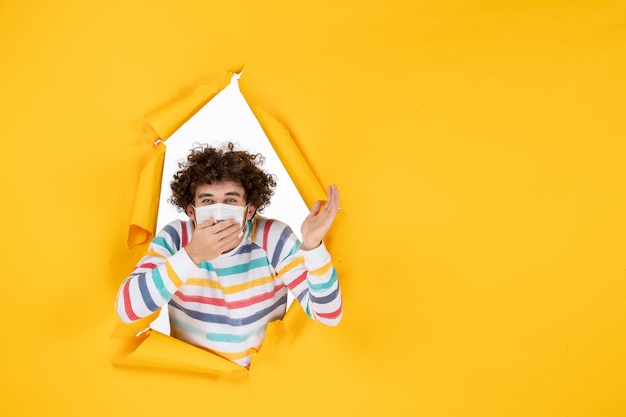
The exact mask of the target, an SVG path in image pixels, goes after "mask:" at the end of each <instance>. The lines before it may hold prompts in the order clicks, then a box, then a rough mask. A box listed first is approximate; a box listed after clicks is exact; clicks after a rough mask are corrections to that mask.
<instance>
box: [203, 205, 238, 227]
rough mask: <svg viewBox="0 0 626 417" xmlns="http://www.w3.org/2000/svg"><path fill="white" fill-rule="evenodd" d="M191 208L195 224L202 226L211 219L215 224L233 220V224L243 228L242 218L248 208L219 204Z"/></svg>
mask: <svg viewBox="0 0 626 417" xmlns="http://www.w3.org/2000/svg"><path fill="white" fill-rule="evenodd" d="M192 207H193V210H194V212H195V214H196V224H202V223H204V222H205V221H207V220H209V218H211V217H213V219H215V223H217V222H220V221H222V220H226V219H235V222H236V223H238V224H240V225H241V226H242V227H243V224H244V223H243V222H244V218H245V215H246V212H247V211H248V206H245V207H242V206H235V205H232V204H221V203H217V204H209V205H207V206H200V207H194V206H192Z"/></svg>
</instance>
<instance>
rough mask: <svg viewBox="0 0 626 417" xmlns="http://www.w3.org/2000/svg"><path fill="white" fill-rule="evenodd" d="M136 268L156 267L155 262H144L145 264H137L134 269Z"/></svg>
mask: <svg viewBox="0 0 626 417" xmlns="http://www.w3.org/2000/svg"><path fill="white" fill-rule="evenodd" d="M138 268H149V269H154V268H156V264H153V263H152V262H146V263H145V264H141V265H139V266H138V267H137V268H135V269H138Z"/></svg>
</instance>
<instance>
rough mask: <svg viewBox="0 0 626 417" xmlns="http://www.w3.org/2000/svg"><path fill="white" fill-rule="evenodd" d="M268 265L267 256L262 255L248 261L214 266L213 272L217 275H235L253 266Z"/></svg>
mask: <svg viewBox="0 0 626 417" xmlns="http://www.w3.org/2000/svg"><path fill="white" fill-rule="evenodd" d="M268 265H269V264H268V262H267V258H266V257H262V258H257V259H252V260H251V261H250V262H248V263H243V264H239V265H233V266H229V267H227V268H215V272H216V273H217V275H219V276H226V275H235V274H242V273H244V272H248V271H250V270H252V269H254V268H262V267H266V266H268Z"/></svg>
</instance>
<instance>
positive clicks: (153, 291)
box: [116, 215, 342, 367]
mask: <svg viewBox="0 0 626 417" xmlns="http://www.w3.org/2000/svg"><path fill="white" fill-rule="evenodd" d="M192 233H193V223H192V222H191V221H190V220H187V221H183V220H177V221H174V222H172V223H170V224H168V225H167V226H165V227H164V228H163V230H161V232H159V234H158V235H157V236H156V237H155V238H154V239H153V240H152V242H151V243H150V247H149V249H148V253H147V254H146V255H145V256H144V257H143V258H142V259H141V260H140V261H139V263H138V264H137V266H136V268H135V270H134V271H133V273H132V274H131V275H130V276H129V277H128V278H127V279H126V280H124V282H123V283H122V285H121V286H120V289H119V291H118V295H117V301H116V309H117V314H118V315H119V316H120V318H121V319H122V321H124V322H127V323H128V322H132V321H135V320H138V319H140V318H142V317H146V316H148V315H150V314H151V313H153V312H155V311H156V310H157V309H159V308H160V307H161V306H163V305H165V304H167V305H168V312H169V317H170V328H171V333H172V336H174V337H176V338H178V339H181V340H184V341H186V342H188V343H191V344H193V345H196V346H198V347H201V348H204V349H207V350H209V351H212V352H214V353H216V354H218V355H220V356H222V357H224V358H227V359H229V360H231V361H233V362H235V363H237V364H239V365H242V366H245V367H248V366H249V364H250V360H251V357H252V353H253V351H255V350H257V349H258V348H259V347H260V346H261V343H262V342H263V340H264V338H265V329H266V327H267V324H268V323H269V322H271V321H274V320H279V319H282V318H283V316H284V315H285V311H286V306H287V291H288V290H289V291H291V293H292V294H293V296H294V298H295V299H296V300H297V301H298V303H299V304H300V306H301V307H302V308H303V309H304V311H305V312H306V314H307V315H308V316H309V317H311V318H312V319H315V320H317V321H319V322H321V323H324V324H327V325H330V326H334V325H336V324H338V323H339V321H340V320H341V317H342V299H341V291H340V288H339V283H338V281H337V272H336V270H335V268H334V267H333V265H332V263H331V258H330V254H329V253H328V251H327V250H326V248H325V246H324V244H323V243H322V244H321V245H320V246H319V247H317V248H316V249H313V250H310V251H304V250H301V249H300V241H299V240H298V238H297V236H296V235H295V234H294V233H293V231H292V230H291V229H290V228H289V226H287V225H286V224H284V223H282V222H280V221H278V220H271V219H266V218H263V217H261V216H258V215H257V216H255V217H254V219H253V220H250V221H248V227H247V232H246V236H245V238H244V239H243V241H242V242H241V244H239V245H238V246H237V247H236V248H234V249H233V250H231V251H229V252H227V253H224V254H222V255H220V256H218V257H217V258H215V259H213V260H212V261H210V262H202V263H201V264H200V265H196V264H195V263H194V262H193V261H192V260H191V258H190V257H189V255H187V252H186V251H184V250H181V249H182V248H183V247H184V246H185V245H186V244H187V243H188V242H189V241H190V240H191V236H192Z"/></svg>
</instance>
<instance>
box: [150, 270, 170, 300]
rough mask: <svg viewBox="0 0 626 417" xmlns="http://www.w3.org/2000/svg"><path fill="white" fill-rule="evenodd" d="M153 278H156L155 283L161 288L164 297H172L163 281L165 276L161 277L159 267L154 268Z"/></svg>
mask: <svg viewBox="0 0 626 417" xmlns="http://www.w3.org/2000/svg"><path fill="white" fill-rule="evenodd" d="M152 278H153V280H154V285H155V286H156V287H157V290H159V294H161V297H163V299H164V300H169V299H170V298H172V294H170V292H169V291H168V290H167V288H165V284H164V283H163V278H162V277H161V273H160V272H159V268H154V269H153V270H152Z"/></svg>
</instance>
